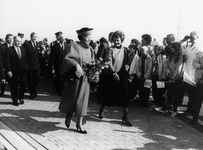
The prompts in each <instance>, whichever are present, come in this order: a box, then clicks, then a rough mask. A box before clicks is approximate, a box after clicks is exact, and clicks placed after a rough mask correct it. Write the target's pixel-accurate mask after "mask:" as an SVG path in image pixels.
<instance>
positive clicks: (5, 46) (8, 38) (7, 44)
mask: <svg viewBox="0 0 203 150" xmlns="http://www.w3.org/2000/svg"><path fill="white" fill-rule="evenodd" d="M5 41H6V42H5V43H4V44H2V45H1V46H0V47H1V49H2V65H3V72H4V71H5V64H6V59H5V58H6V51H7V49H8V48H9V47H11V46H13V35H12V34H7V35H6V38H5ZM5 75H6V74H5ZM5 79H6V76H5ZM5 89H6V83H5V84H3V83H2V84H1V93H0V97H3V96H4V92H5Z"/></svg>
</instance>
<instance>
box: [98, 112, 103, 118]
mask: <svg viewBox="0 0 203 150" xmlns="http://www.w3.org/2000/svg"><path fill="white" fill-rule="evenodd" d="M98 118H99V119H103V118H104V117H103V115H102V112H101V111H100V110H99V116H98Z"/></svg>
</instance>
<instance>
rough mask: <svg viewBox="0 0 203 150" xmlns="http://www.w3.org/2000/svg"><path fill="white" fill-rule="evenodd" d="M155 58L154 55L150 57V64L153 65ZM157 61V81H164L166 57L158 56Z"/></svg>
mask: <svg viewBox="0 0 203 150" xmlns="http://www.w3.org/2000/svg"><path fill="white" fill-rule="evenodd" d="M155 58H156V56H155V55H154V56H153V57H152V64H153V63H154V61H155ZM157 60H158V78H159V80H161V79H165V73H164V63H165V62H166V57H165V56H164V55H161V54H159V55H158V57H157Z"/></svg>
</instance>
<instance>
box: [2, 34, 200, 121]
mask: <svg viewBox="0 0 203 150" xmlns="http://www.w3.org/2000/svg"><path fill="white" fill-rule="evenodd" d="M116 34H117V36H118V37H119V38H120V43H121V45H122V43H123V41H124V39H125V34H124V33H123V32H121V31H120V32H118V33H116ZM55 36H56V40H55V41H53V42H51V43H50V44H49V43H48V39H47V38H44V39H43V40H42V41H40V42H38V41H37V38H38V35H37V33H34V32H33V33H31V35H30V40H24V34H22V33H19V34H18V36H13V35H12V34H7V35H6V37H5V41H4V40H3V39H0V42H1V43H0V61H1V62H0V65H1V68H3V69H1V96H4V91H5V85H6V83H7V82H8V83H9V84H10V86H11V88H10V90H11V98H12V100H13V102H14V105H16V106H17V105H19V103H20V104H23V103H24V100H23V99H24V92H25V90H26V88H27V89H28V91H29V93H30V98H31V99H34V98H35V97H36V96H37V90H36V88H37V84H38V82H39V81H40V79H41V78H48V79H54V86H55V88H56V92H57V94H58V95H60V96H61V95H62V92H63V86H64V81H63V78H62V77H61V69H62V64H63V60H64V57H65V56H66V54H67V53H68V52H67V51H65V49H66V48H67V47H68V46H69V45H70V44H71V43H73V42H74V41H73V40H71V39H67V38H64V37H63V33H62V32H57V33H55ZM114 36H115V32H112V33H110V34H109V37H108V39H106V38H104V37H102V38H101V39H99V40H98V41H93V40H92V41H91V42H90V44H89V45H90V46H91V50H92V55H93V57H94V59H100V60H103V61H109V60H108V59H107V58H108V51H110V50H111V49H112V48H114V45H115V44H116V41H113V39H112V37H114ZM141 38H142V40H141V41H139V40H137V39H132V40H131V43H130V44H129V46H128V47H127V48H126V50H127V55H128V56H127V65H126V66H125V70H126V72H127V74H128V76H127V77H128V83H127V86H128V87H127V89H128V101H129V102H132V101H134V102H135V103H136V105H137V106H140V107H149V108H150V109H156V110H158V111H160V112H170V113H171V116H173V117H174V116H176V115H177V110H178V106H180V105H181V104H182V102H183V98H184V95H187V96H188V100H189V101H188V104H187V112H188V113H191V114H192V115H193V120H192V121H193V123H196V122H197V120H198V116H199V111H200V109H201V104H202V100H201V95H202V94H201V93H203V92H202V91H203V88H202V82H203V58H202V53H201V50H199V49H198V45H197V42H196V41H198V38H199V37H198V33H197V32H195V31H194V32H191V34H190V35H188V36H185V37H184V39H183V40H181V41H176V40H175V36H174V35H173V34H168V35H167V36H166V37H165V38H163V43H162V44H158V43H157V42H156V41H155V40H152V37H151V35H149V34H143V35H142V36H141ZM12 48H13V49H12ZM18 48H19V49H20V52H19V53H18ZM117 48H118V47H117ZM13 51H16V54H18V57H17V55H16V56H14V53H13ZM113 52H114V50H113ZM115 53H116V52H115ZM24 55H25V56H24ZM117 55H118V57H119V56H120V55H119V54H117ZM115 57H116V56H115ZM19 60H21V61H19ZM111 61H114V60H111ZM114 67H117V66H114ZM3 72H4V73H3ZM106 74H108V71H106V70H105V69H104V70H103V72H102V73H101V75H100V81H99V82H98V83H90V85H91V91H92V92H96V93H97V96H98V100H99V101H100V99H101V95H102V94H103V92H104V89H105V88H108V85H105V83H106V82H105V80H107V81H108V78H106ZM112 76H113V77H114V79H115V80H116V79H117V72H116V71H115V72H112ZM118 76H119V75H118ZM106 84H108V83H106ZM19 87H20V91H19V92H18V89H19ZM150 94H151V95H152V97H153V104H150V105H149V97H150ZM107 96H108V95H107ZM102 109H103V108H102ZM99 115H100V117H101V118H102V110H101V112H100V114H99Z"/></svg>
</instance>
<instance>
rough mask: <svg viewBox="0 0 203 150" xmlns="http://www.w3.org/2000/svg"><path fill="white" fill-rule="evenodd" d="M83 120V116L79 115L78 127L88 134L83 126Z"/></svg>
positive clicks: (78, 129)
mask: <svg viewBox="0 0 203 150" xmlns="http://www.w3.org/2000/svg"><path fill="white" fill-rule="evenodd" d="M82 121H83V116H79V117H78V119H77V124H76V128H77V131H78V132H80V133H82V134H86V133H87V131H86V130H85V129H84V128H83V125H82Z"/></svg>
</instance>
